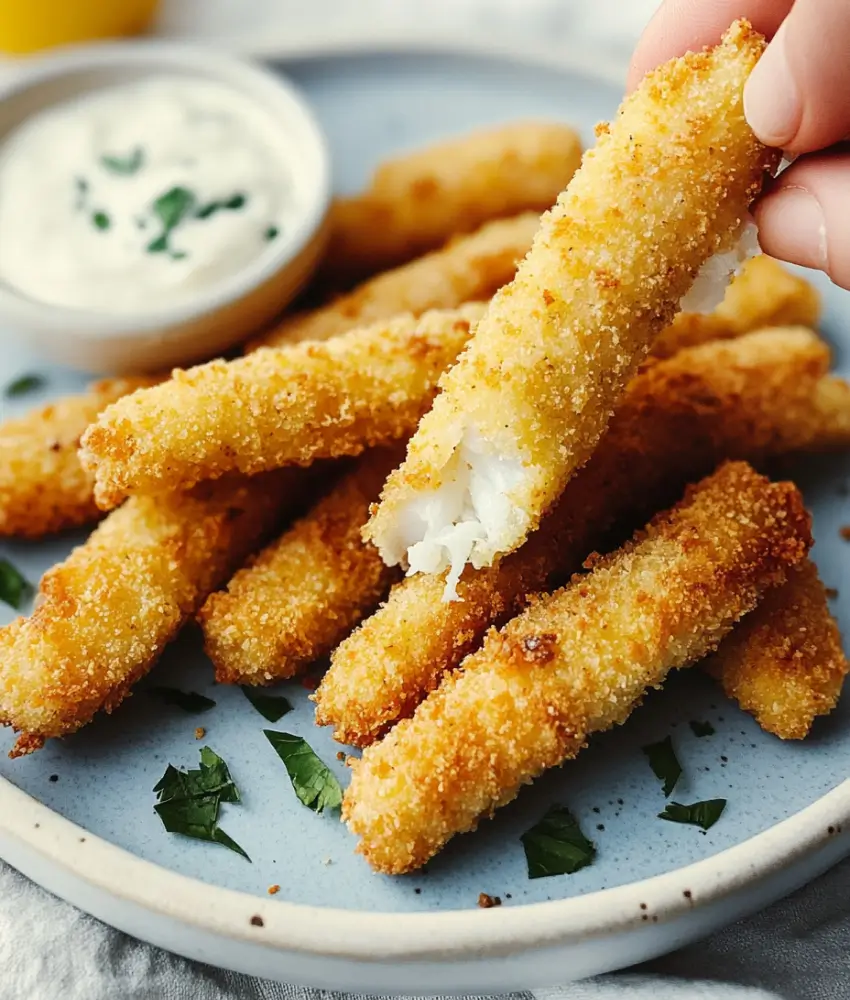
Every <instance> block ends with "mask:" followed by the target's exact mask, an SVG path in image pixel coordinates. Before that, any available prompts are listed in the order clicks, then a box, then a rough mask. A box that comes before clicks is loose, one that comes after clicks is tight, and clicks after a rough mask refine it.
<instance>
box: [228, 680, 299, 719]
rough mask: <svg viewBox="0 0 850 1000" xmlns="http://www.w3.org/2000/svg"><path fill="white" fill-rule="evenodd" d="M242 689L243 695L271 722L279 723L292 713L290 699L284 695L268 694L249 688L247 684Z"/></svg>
mask: <svg viewBox="0 0 850 1000" xmlns="http://www.w3.org/2000/svg"><path fill="white" fill-rule="evenodd" d="M240 687H241V688H242V694H244V695H245V697H246V698H247V699H248V701H250V702H251V704H252V705H253V706H254V708H256V710H257V711H258V712H259V713H260V715H262V717H263V718H264V719H267V720H268V721H269V722H277V721H278V719H282V718H283V717H284V715H286V713H287V712H291V711H292V705H291V704H290V703H289V699H288V698H284V697H283V695H278V694H266V693H265V692H263V691H259V690H257V688H253V687H249V686H248V685H247V684H241V685H240Z"/></svg>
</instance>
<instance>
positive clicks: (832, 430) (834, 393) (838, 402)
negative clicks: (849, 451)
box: [815, 375, 850, 451]
mask: <svg viewBox="0 0 850 1000" xmlns="http://www.w3.org/2000/svg"><path fill="white" fill-rule="evenodd" d="M815 403H816V406H817V420H818V427H817V433H818V436H819V438H820V439H821V450H822V451H842V450H843V449H845V448H850V384H848V383H847V382H845V381H844V379H842V378H839V377H838V376H837V375H828V376H827V377H826V378H823V379H821V380H820V382H819V383H818V387H817V392H816V394H815Z"/></svg>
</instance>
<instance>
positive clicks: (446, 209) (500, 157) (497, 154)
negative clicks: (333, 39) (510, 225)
mask: <svg viewBox="0 0 850 1000" xmlns="http://www.w3.org/2000/svg"><path fill="white" fill-rule="evenodd" d="M580 162H581V141H580V139H579V137H578V135H577V134H576V132H575V131H574V130H573V129H571V128H570V127H569V126H568V125H562V124H558V123H556V122H534V121H531V122H514V123H512V124H510V125H502V126H499V127H497V128H491V129H487V130H480V131H475V132H471V133H468V134H466V135H461V136H456V137H452V138H451V139H447V140H445V141H443V142H439V143H435V144H433V145H430V146H427V147H426V148H425V149H418V150H415V151H414V152H410V153H402V154H401V155H400V156H397V157H395V158H393V159H391V160H387V161H386V162H385V163H382V164H381V165H380V166H379V167H378V169H377V170H376V171H375V174H374V176H373V177H372V180H371V183H370V184H369V187H368V188H367V189H366V190H365V191H364V192H362V193H361V194H358V195H355V196H354V197H353V198H338V199H337V200H336V201H335V202H334V204H333V206H332V207H331V215H330V224H331V236H330V243H329V246H328V251H327V258H326V260H325V262H324V263H323V265H322V267H321V269H320V275H322V276H325V277H329V278H330V279H332V280H336V281H337V282H339V281H351V280H361V279H363V278H365V277H370V276H371V275H373V274H377V273H378V272H379V271H385V270H387V269H388V268H391V267H398V266H399V264H405V263H407V261H409V260H412V259H413V258H414V257H418V256H420V255H421V254H424V253H427V252H428V251H429V250H435V249H436V248H437V247H439V246H442V244H443V243H445V242H446V240H448V239H449V238H450V237H452V236H456V235H460V234H463V233H471V232H472V231H473V230H475V229H477V228H478V227H479V226H481V225H483V224H484V223H486V222H489V221H490V220H491V219H499V218H503V217H505V216H509V215H517V214H518V213H520V212H525V211H534V212H538V213H540V212H543V211H544V210H545V209H547V208H550V207H551V205H552V203H553V202H554V201H555V199H556V198H557V197H558V194H559V193H560V192H561V191H562V190H563V189H564V187H565V186H566V184H567V182H568V181H569V179H570V178H571V177H572V175H573V174H574V173H575V172H576V170H577V169H578V165H579V163H580Z"/></svg>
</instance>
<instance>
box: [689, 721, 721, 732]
mask: <svg viewBox="0 0 850 1000" xmlns="http://www.w3.org/2000/svg"><path fill="white" fill-rule="evenodd" d="M688 724H689V725H690V727H691V732H693V734H694V736H714V733H715V729H714V726H712V724H711V723H710V722H700V721H699V720H697V719H691V721H690V723H688Z"/></svg>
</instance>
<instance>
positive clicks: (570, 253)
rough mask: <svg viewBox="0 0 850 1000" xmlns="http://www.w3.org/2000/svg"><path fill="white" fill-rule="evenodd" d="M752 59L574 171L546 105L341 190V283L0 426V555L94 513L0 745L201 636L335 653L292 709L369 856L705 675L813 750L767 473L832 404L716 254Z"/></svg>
mask: <svg viewBox="0 0 850 1000" xmlns="http://www.w3.org/2000/svg"><path fill="white" fill-rule="evenodd" d="M763 48H764V40H763V39H762V38H761V37H760V36H759V35H757V34H756V33H755V32H754V31H753V29H752V28H751V27H750V26H749V25H748V24H747V23H746V22H737V23H736V24H735V25H733V26H732V27H731V28H730V30H729V31H728V32H727V34H726V35H725V36H724V39H723V41H722V43H721V44H720V45H718V46H717V47H715V48H713V49H708V50H706V51H704V52H702V53H696V54H694V53H691V54H689V55H687V56H685V57H683V58H682V59H677V60H673V61H671V62H670V63H668V64H666V65H665V66H662V67H660V68H659V69H658V70H657V71H656V72H655V73H653V74H651V75H650V76H649V77H648V78H647V79H646V80H645V81H644V83H643V84H642V85H641V86H640V87H639V88H638V89H637V90H636V91H635V93H634V95H633V96H632V97H630V98H628V99H627V100H626V102H625V103H624V104H623V106H622V108H621V110H620V113H619V114H618V116H617V117H616V118H615V119H614V120H613V121H612V122H611V124H610V125H603V126H600V128H599V130H598V134H597V142H596V145H595V147H594V148H592V149H591V150H589V151H588V152H587V153H586V154H585V155H584V157H583V159H582V158H581V146H580V142H579V139H578V138H577V136H576V134H575V133H574V132H573V131H572V130H571V129H570V128H569V127H567V126H563V125H559V124H546V123H538V122H519V123H513V124H509V125H506V126H504V127H502V128H497V129H490V130H485V131H479V132H473V133H471V134H469V135H467V136H461V137H452V138H450V139H448V140H446V141H445V142H441V143H439V144H436V145H434V146H432V147H428V148H426V149H423V150H417V151H415V152H413V153H407V154H403V155H401V156H399V157H397V158H396V159H394V160H391V161H389V162H388V163H386V164H384V165H383V166H381V167H379V169H378V170H377V171H376V172H375V174H374V175H373V178H372V180H371V181H370V183H369V186H368V188H367V189H366V190H365V191H363V192H361V193H360V194H357V195H354V196H351V197H347V198H344V199H339V200H338V201H337V202H336V203H335V205H334V208H333V212H332V218H331V238H330V241H329V247H328V250H327V257H326V259H325V261H324V263H323V265H322V266H321V268H320V271H319V276H318V280H317V286H316V288H317V289H318V290H319V292H321V291H322V290H323V289H327V288H328V287H332V288H336V289H339V288H348V287H350V285H351V283H353V282H354V281H360V282H361V284H360V285H358V286H356V287H354V288H353V289H352V290H350V291H346V292H344V293H343V294H341V295H339V296H337V297H336V298H331V299H330V300H329V301H326V302H323V303H321V304H319V305H318V306H317V307H316V308H313V309H310V310H304V311H301V312H298V313H293V314H291V315H288V316H284V317H283V318H282V319H281V320H280V322H279V323H278V325H277V326H276V327H275V328H274V329H272V330H270V331H268V332H267V333H266V334H265V335H264V336H263V337H261V338H258V339H257V340H255V341H253V342H251V343H249V344H248V345H246V349H245V352H244V354H243V355H242V356H240V357H237V358H234V359H232V360H228V361H224V360H221V359H210V360H209V361H208V362H206V363H204V364H200V365H197V366H196V367H194V368H191V369H189V370H185V371H184V370H176V371H174V372H173V373H171V375H170V376H169V377H164V378H161V379H147V380H138V381H134V380H126V379H125V380H113V381H110V382H106V383H101V384H99V385H97V386H95V387H93V388H92V389H91V390H90V391H89V392H88V393H86V394H84V395H81V396H79V397H71V398H67V399H63V400H60V401H58V402H56V403H54V404H52V406H50V407H48V408H46V409H42V410H39V411H36V412H34V413H31V414H29V415H26V416H24V417H20V418H16V419H15V420H10V421H7V422H6V423H5V424H0V535H3V536H7V537H10V538H39V537H42V536H45V535H48V534H50V533H53V532H56V531H59V530H61V529H64V528H66V527H71V526H79V525H82V524H85V523H87V522H95V521H96V520H99V519H100V518H102V517H103V515H104V513H106V516H105V517H103V520H101V522H100V524H99V525H98V526H97V527H95V529H94V530H93V532H92V534H91V535H90V537H89V538H88V540H87V541H85V542H84V543H83V544H82V545H80V546H78V547H77V548H76V549H75V550H74V551H73V552H72V553H71V554H70V555H69V557H68V558H67V559H66V560H65V561H64V562H62V563H60V564H59V565H57V566H55V567H54V568H53V569H51V570H49V571H48V572H47V573H46V574H45V576H44V578H43V579H42V581H41V583H40V586H39V593H38V597H37V600H36V605H35V609H34V610H33V612H32V614H30V615H29V616H23V617H20V618H18V619H17V620H16V621H15V622H13V623H12V624H11V625H8V626H6V627H5V628H2V629H0V724H6V725H8V726H10V727H12V728H13V729H14V730H15V731H16V733H17V734H18V738H17V742H16V744H15V746H14V748H13V750H12V755H13V756H17V755H22V754H25V753H29V752H31V751H34V750H37V749H38V748H39V747H40V746H42V745H43V743H44V741H45V740H46V739H50V738H54V737H62V736H66V735H68V734H71V733H73V732H75V731H76V730H77V729H79V728H80V727H81V726H83V725H86V724H87V723H89V722H90V721H91V720H92V719H93V717H94V716H95V715H96V714H97V713H98V712H99V711H107V712H110V711H112V710H114V709H115V708H117V706H118V705H119V704H120V702H121V701H122V699H124V698H125V697H126V696H127V695H128V694H130V693H131V691H132V687H133V685H134V684H135V683H136V681H138V680H139V679H140V678H141V677H142V676H143V675H144V674H146V673H147V672H148V671H149V670H150V669H151V668H152V667H153V666H154V664H155V663H156V661H157V660H158V659H159V657H160V656H161V654H162V653H163V651H164V650H165V649H166V648H167V646H168V644H169V643H171V642H172V641H173V640H174V639H175V637H176V636H177V635H178V634H179V633H180V630H181V629H182V628H183V627H184V626H185V625H186V624H187V623H189V622H191V621H195V622H197V623H198V624H199V626H200V633H201V634H202V636H203V642H204V648H205V651H206V653H207V655H208V657H209V659H210V661H211V662H212V667H213V669H214V672H215V679H216V681H217V682H219V683H222V684H240V685H250V686H262V685H267V684H271V683H276V682H278V681H282V680H290V679H292V678H296V677H298V676H299V675H300V674H304V673H306V672H308V671H309V672H310V676H309V677H308V678H302V680H303V683H304V684H305V685H306V684H308V683H309V684H310V686H311V689H312V688H313V687H315V684H314V683H312V677H313V676H314V671H315V664H316V661H320V660H322V659H324V658H326V657H327V658H328V659H329V663H330V666H329V668H328V669H327V672H326V673H325V675H324V678H323V679H322V680H321V682H320V683H319V684H318V687H317V689H316V690H315V691H314V693H313V694H312V695H311V697H312V699H313V701H314V702H315V710H316V711H315V717H316V723H317V725H319V726H328V727H332V729H333V733H334V736H335V738H336V739H337V740H338V741H339V742H340V743H341V744H344V745H346V746H357V747H362V748H364V752H363V756H362V759H360V760H359V761H354V760H351V758H349V762H350V764H351V767H352V780H351V783H350V785H349V787H348V789H347V790H346V791H345V794H344V799H343V805H342V818H343V820H344V821H345V822H346V823H347V825H348V827H349V829H350V831H351V832H352V834H353V835H354V836H355V837H356V838H357V841H358V845H357V850H358V851H359V852H360V853H361V854H362V855H363V856H364V858H365V859H366V860H367V861H368V863H369V864H370V865H371V866H372V868H373V869H374V870H376V871H378V872H382V873H387V874H401V873H405V872H409V871H412V870H414V869H416V868H418V867H420V866H422V865H423V864H425V863H426V862H427V861H428V860H429V859H431V858H432V857H433V856H434V855H435V854H436V853H437V852H439V851H440V850H442V848H443V847H444V846H445V845H446V844H447V843H448V842H449V841H450V840H451V839H452V838H453V837H454V836H455V835H457V834H461V833H465V832H468V831H472V830H474V829H475V828H476V826H477V825H478V823H479V822H480V821H481V820H482V819H483V818H485V817H489V816H491V815H493V813H494V812H495V811H496V810H497V809H499V808H500V807H501V806H503V805H505V804H506V803H508V802H510V801H512V800H513V799H514V798H515V797H516V796H517V795H518V794H519V793H520V791H521V788H522V786H523V785H525V784H528V783H529V782H531V781H533V780H535V779H536V778H537V777H538V776H539V775H540V774H542V773H543V772H544V771H546V770H548V769H550V768H554V767H558V766H560V765H562V764H564V763H565V762H567V761H569V760H571V759H572V758H574V757H575V756H576V755H577V754H578V753H579V752H580V751H581V750H582V748H583V747H585V746H586V745H587V743H588V740H589V739H590V738H591V737H592V736H593V734H594V733H598V732H602V731H604V730H606V729H609V728H611V727H612V726H615V725H619V724H622V723H624V722H625V721H626V720H627V719H628V718H629V716H630V715H631V713H632V712H633V711H635V710H636V709H637V708H638V707H639V705H640V703H641V701H642V699H643V698H644V696H645V695H646V693H647V692H648V691H650V690H651V689H653V688H657V687H659V686H661V685H663V683H664V682H665V679H666V677H667V676H668V674H669V673H670V672H671V671H673V670H676V669H679V668H683V667H689V666H691V665H694V664H696V663H698V662H700V661H702V667H703V668H704V671H705V672H706V673H707V674H709V675H710V676H711V677H712V678H714V679H716V682H717V683H718V684H719V686H720V688H721V689H722V691H723V693H724V694H725V696H727V697H728V698H729V699H731V700H733V701H735V702H737V704H738V705H739V706H740V708H741V709H742V710H743V711H745V712H748V713H750V714H751V715H752V716H753V717H754V718H755V720H756V721H757V722H758V724H759V725H760V726H761V727H762V729H763V730H764V731H765V732H766V733H769V734H772V735H773V736H775V737H778V738H780V739H785V740H799V739H802V738H804V737H806V736H807V735H808V734H809V732H810V731H811V730H812V728H813V727H814V726H816V725H817V724H818V723H817V720H818V718H819V717H821V716H823V715H827V714H828V713H830V712H831V711H832V710H833V709H834V708H835V706H836V704H837V703H838V700H839V697H840V694H841V689H842V685H843V681H844V678H845V676H846V674H847V672H848V661H847V658H846V657H845V655H844V652H843V650H842V646H841V637H840V635H839V632H838V626H837V624H836V622H835V620H834V618H833V616H832V613H831V611H830V607H829V601H828V591H827V588H826V587H825V586H824V583H823V582H822V581H821V579H820V576H819V574H818V569H817V567H816V562H817V556H818V550H817V549H816V550H815V551H814V553H813V554H812V555H810V549H811V546H812V536H811V531H810V527H811V526H810V517H809V514H808V513H807V511H806V510H805V507H804V504H803V500H802V496H801V494H800V491H799V490H798V488H797V487H796V486H795V485H794V484H793V483H791V482H785V481H771V479H770V478H768V477H767V476H766V475H765V474H764V472H765V468H768V469H769V468H770V464H771V462H772V461H773V460H775V459H777V458H784V457H786V456H790V455H794V454H800V453H824V452H832V451H848V450H850V384H849V383H848V382H846V381H845V380H844V379H842V378H840V377H839V376H837V375H836V374H834V373H833V372H832V371H831V363H832V357H831V351H830V348H829V346H828V344H827V342H826V341H825V340H824V339H823V338H822V337H821V336H820V334H819V333H818V330H817V327H818V324H819V322H820V318H821V302H820V298H819V296H818V294H817V292H816V291H815V289H814V288H813V287H812V285H810V284H809V283H808V282H807V281H806V280H804V279H803V278H801V277H799V276H798V275H797V274H795V273H792V272H791V271H789V270H788V269H786V268H785V267H783V266H782V265H780V264H779V263H778V262H777V261H775V260H772V259H770V258H768V257H765V256H763V255H756V256H754V257H752V258H751V259H747V260H744V259H743V258H744V257H745V253H744V249H743V248H744V243H745V241H744V240H741V242H740V243H739V242H738V241H739V239H740V238H741V237H742V235H743V236H746V227H745V224H744V220H745V219H746V218H747V217H748V209H749V206H750V203H751V201H752V199H753V198H754V197H755V196H756V195H757V193H758V191H759V190H760V186H761V184H762V181H763V179H764V177H765V176H766V174H767V173H768V172H769V170H770V169H772V167H773V166H774V165H775V163H776V162H777V157H778V154H777V152H776V151H774V150H769V149H766V148H765V147H763V146H762V145H761V144H760V143H759V142H758V141H757V140H756V138H755V137H754V135H753V134H752V132H751V131H750V129H749V127H748V125H747V123H746V120H745V117H744V114H743V89H744V84H745V82H746V79H747V77H748V74H749V72H750V71H751V69H752V67H753V66H754V65H755V63H756V61H757V60H758V58H759V56H760V54H761V52H762V51H763ZM580 160H581V165H579V164H580ZM546 209H548V211H546ZM541 211H543V213H544V214H543V216H542V218H541V217H540V216H539V214H538V213H539V212H541ZM733 258H734V259H735V263H733V264H731V265H730V267H729V268H726V264H725V262H726V261H728V260H732V259H733ZM733 267H737V268H738V270H737V272H736V273H735V274H734V275H732V274H730V278H731V280H730V282H729V283H728V285H727V286H726V287H725V288H724V289H721V290H722V291H723V292H724V293H725V294H724V295H723V296H722V301H721V295H717V297H716V298H715V299H714V301H715V302H720V304H719V305H718V306H717V307H716V308H715V309H713V311H710V312H706V313H694V312H682V311H681V308H682V307H681V303H682V302H683V300H684V301H685V302H686V303H687V304H691V303H692V302H693V301H695V299H694V297H693V296H692V297H691V299H690V302H688V293H689V291H690V290H691V287H692V286H693V285H696V287H697V288H698V289H700V284H699V283H700V282H704V280H705V275H706V274H709V275H712V274H716V273H718V268H719V269H720V271H723V269H724V268H725V269H726V270H731V269H732V268H733ZM311 301H320V299H319V298H318V296H317V297H315V298H313V299H312V300H311ZM756 469H758V470H759V471H756ZM405 572H406V575H405ZM827 582H829V581H827ZM163 666H164V665H163Z"/></svg>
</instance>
